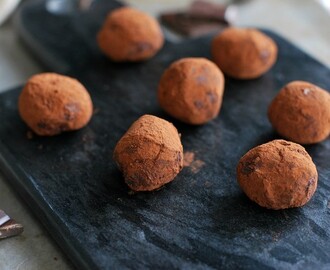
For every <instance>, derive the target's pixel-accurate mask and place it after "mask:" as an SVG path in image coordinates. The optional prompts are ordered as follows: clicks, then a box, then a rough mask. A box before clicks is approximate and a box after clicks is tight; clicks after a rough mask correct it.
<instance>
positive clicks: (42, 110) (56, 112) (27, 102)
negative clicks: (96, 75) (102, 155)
mask: <svg viewBox="0 0 330 270" xmlns="http://www.w3.org/2000/svg"><path fill="white" fill-rule="evenodd" d="M18 109H19V113H20V115H21V118H22V119H23V121H24V122H25V123H26V124H27V125H28V126H29V127H30V128H31V129H32V130H33V131H34V132H35V133H36V134H38V135H40V136H52V135H56V134H59V133H61V132H64V131H71V130H77V129H80V128H82V127H84V126H85V125H87V123H88V122H89V120H90V119H91V117H92V113H93V104H92V100H91V98H90V96H89V94H88V92H87V90H86V89H85V87H84V86H83V85H82V84H81V83H80V82H78V81H77V80H76V79H73V78H70V77H67V76H63V75H59V74H55V73H42V74H38V75H35V76H33V77H31V78H30V79H29V80H28V82H27V83H26V85H25V86H24V89H23V91H22V92H21V94H20V96H19V101H18Z"/></svg>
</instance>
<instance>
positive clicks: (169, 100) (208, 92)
mask: <svg viewBox="0 0 330 270" xmlns="http://www.w3.org/2000/svg"><path fill="white" fill-rule="evenodd" d="M224 82H225V80H224V76H223V74H222V72H221V71H220V70H219V68H218V67H217V66H216V65H215V64H214V63H212V62H211V61H209V60H207V59H205V58H183V59H181V60H178V61H176V62H174V63H173V64H171V66H170V67H169V68H168V69H167V70H165V72H164V74H163V75H162V77H161V79H160V82H159V87H158V101H159V104H160V106H161V107H162V108H163V109H164V110H165V111H166V112H167V113H168V114H169V115H171V116H173V117H174V118H177V119H179V120H181V121H182V122H185V123H188V124H194V125H200V124H204V123H206V122H208V121H210V120H212V119H213V118H215V117H216V116H217V115H218V114H219V111H220V107H221V104H222V97H223V91H224Z"/></svg>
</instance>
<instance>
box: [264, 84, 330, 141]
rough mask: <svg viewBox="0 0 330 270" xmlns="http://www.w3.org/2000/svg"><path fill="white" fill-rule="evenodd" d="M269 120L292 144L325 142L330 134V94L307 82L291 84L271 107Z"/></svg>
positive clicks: (285, 87) (281, 92) (283, 89)
mask: <svg viewBox="0 0 330 270" xmlns="http://www.w3.org/2000/svg"><path fill="white" fill-rule="evenodd" d="M268 118H269V120H270V122H271V123H272V125H273V127H274V129H275V130H276V131H277V132H278V133H279V134H280V135H281V136H283V137H285V138H287V139H289V140H291V141H294V142H297V143H301V144H312V143H317V142H320V141H323V140H325V139H326V138H328V136H329V134H330V94H329V93H328V92H327V91H325V90H323V89H321V88H319V87H317V86H316V85H313V84H311V83H308V82H303V81H294V82H291V83H289V84H287V85H286V86H284V87H283V88H282V89H281V90H280V92H279V93H278V94H277V96H276V97H275V98H274V100H273V101H272V103H271V104H270V106H269V109H268Z"/></svg>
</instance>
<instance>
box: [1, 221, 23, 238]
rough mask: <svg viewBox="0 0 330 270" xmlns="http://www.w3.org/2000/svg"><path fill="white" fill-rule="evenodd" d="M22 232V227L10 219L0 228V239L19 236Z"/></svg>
mask: <svg viewBox="0 0 330 270" xmlns="http://www.w3.org/2000/svg"><path fill="white" fill-rule="evenodd" d="M23 231H24V228H23V225H22V224H19V223H17V222H16V221H15V220H13V219H11V220H9V221H7V222H6V223H5V224H3V225H2V226H0V239H4V238H8V237H12V236H16V235H19V234H21V233H22V232H23Z"/></svg>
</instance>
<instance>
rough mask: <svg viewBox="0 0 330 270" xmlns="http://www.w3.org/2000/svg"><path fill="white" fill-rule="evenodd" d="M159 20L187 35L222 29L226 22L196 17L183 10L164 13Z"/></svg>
mask: <svg viewBox="0 0 330 270" xmlns="http://www.w3.org/2000/svg"><path fill="white" fill-rule="evenodd" d="M160 19H161V22H162V23H163V24H164V25H165V26H167V27H168V28H170V29H171V30H173V31H175V32H177V33H179V34H181V35H184V36H188V37H198V36H202V35H205V34H209V33H212V32H219V31H221V30H223V29H224V28H225V27H227V26H228V24H226V23H224V22H216V21H212V20H211V21H207V20H204V19H196V18H193V17H191V16H189V15H188V14H187V13H184V12H177V13H164V14H162V15H161V17H160Z"/></svg>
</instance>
